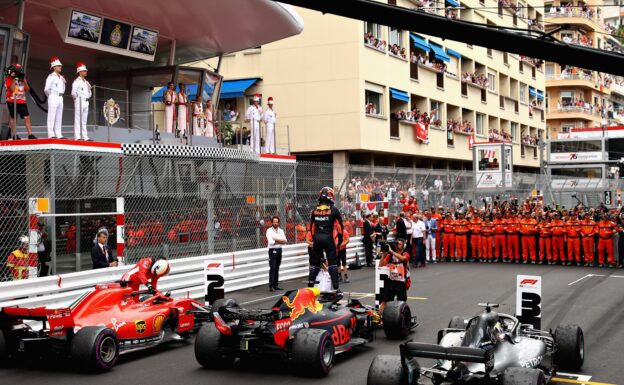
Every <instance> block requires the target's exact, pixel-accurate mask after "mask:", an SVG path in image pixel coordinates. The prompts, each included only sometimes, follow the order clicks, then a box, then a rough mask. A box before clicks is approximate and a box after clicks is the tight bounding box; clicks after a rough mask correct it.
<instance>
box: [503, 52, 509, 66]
mask: <svg viewBox="0 0 624 385" xmlns="http://www.w3.org/2000/svg"><path fill="white" fill-rule="evenodd" d="M503 63H505V64H509V53H507V52H503Z"/></svg>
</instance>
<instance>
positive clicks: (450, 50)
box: [446, 48, 462, 59]
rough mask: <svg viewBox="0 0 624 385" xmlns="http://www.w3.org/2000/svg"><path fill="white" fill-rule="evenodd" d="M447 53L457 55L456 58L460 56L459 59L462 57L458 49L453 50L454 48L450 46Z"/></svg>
mask: <svg viewBox="0 0 624 385" xmlns="http://www.w3.org/2000/svg"><path fill="white" fill-rule="evenodd" d="M446 53H447V54H449V55H451V56H455V57H456V58H458V59H461V57H462V56H461V54H460V53H459V52H457V51H453V50H452V49H450V48H447V49H446Z"/></svg>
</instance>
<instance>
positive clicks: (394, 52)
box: [388, 44, 407, 59]
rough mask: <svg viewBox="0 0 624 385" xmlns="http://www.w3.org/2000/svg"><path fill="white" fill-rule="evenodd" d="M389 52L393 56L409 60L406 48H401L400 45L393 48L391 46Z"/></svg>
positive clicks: (393, 45)
mask: <svg viewBox="0 0 624 385" xmlns="http://www.w3.org/2000/svg"><path fill="white" fill-rule="evenodd" d="M388 52H390V54H391V55H394V56H398V57H402V58H403V59H407V53H406V52H405V48H401V47H399V45H398V44H392V45H391V46H389V47H388Z"/></svg>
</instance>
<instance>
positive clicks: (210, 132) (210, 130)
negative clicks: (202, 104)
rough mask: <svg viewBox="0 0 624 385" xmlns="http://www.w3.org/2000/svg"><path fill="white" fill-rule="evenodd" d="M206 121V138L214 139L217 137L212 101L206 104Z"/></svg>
mask: <svg viewBox="0 0 624 385" xmlns="http://www.w3.org/2000/svg"><path fill="white" fill-rule="evenodd" d="M204 116H205V121H206V136H207V137H209V138H212V137H213V136H215V130H214V122H213V121H212V119H213V117H212V100H209V101H207V102H206V111H204Z"/></svg>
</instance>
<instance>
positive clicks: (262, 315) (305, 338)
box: [195, 288, 417, 376]
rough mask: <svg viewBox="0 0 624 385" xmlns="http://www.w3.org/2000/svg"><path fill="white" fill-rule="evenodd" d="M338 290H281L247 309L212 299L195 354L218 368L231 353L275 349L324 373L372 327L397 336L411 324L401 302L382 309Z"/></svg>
mask: <svg viewBox="0 0 624 385" xmlns="http://www.w3.org/2000/svg"><path fill="white" fill-rule="evenodd" d="M342 299H343V295H342V293H333V292H331V293H320V291H319V290H318V289H317V288H304V289H299V290H291V291H287V292H286V293H285V294H284V295H283V296H282V297H281V298H280V299H279V300H278V301H277V303H276V304H275V305H274V306H273V307H272V308H271V309H266V310H263V309H258V310H248V309H244V308H241V307H239V306H238V305H237V304H236V302H235V301H234V300H231V299H228V300H218V301H216V302H214V303H213V305H212V309H211V311H210V312H209V311H208V310H206V312H209V313H211V315H210V317H211V318H212V320H213V323H205V324H204V325H203V326H202V327H201V329H200V330H199V332H198V334H197V338H196V339H195V358H196V359H197V361H198V362H199V363H200V364H201V365H203V366H205V367H208V368H215V369H220V368H223V367H225V366H226V365H228V364H229V363H231V362H233V361H234V359H235V358H237V357H238V358H247V357H253V356H257V355H268V354H275V355H278V356H281V357H282V358H284V359H286V360H288V361H289V362H291V363H292V364H293V365H294V367H296V368H297V371H298V372H299V373H302V374H304V375H310V376H325V375H327V374H328V373H329V371H330V370H331V368H332V366H333V363H334V356H335V355H336V354H338V353H343V352H346V351H349V350H351V349H352V348H353V347H356V346H359V345H363V344H366V343H368V342H371V341H372V340H373V338H374V331H375V329H377V328H383V330H384V332H385V334H386V336H387V337H388V338H392V339H403V338H405V337H407V336H408V335H409V334H410V332H411V330H412V329H413V328H415V327H416V326H417V323H416V317H412V313H411V310H410V308H409V306H408V305H407V303H405V302H398V301H393V302H388V303H387V304H386V307H385V309H384V311H383V312H379V311H378V310H377V309H375V308H373V307H371V306H366V305H363V304H362V303H360V302H359V301H358V300H356V299H351V300H350V301H343V300H342Z"/></svg>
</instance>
